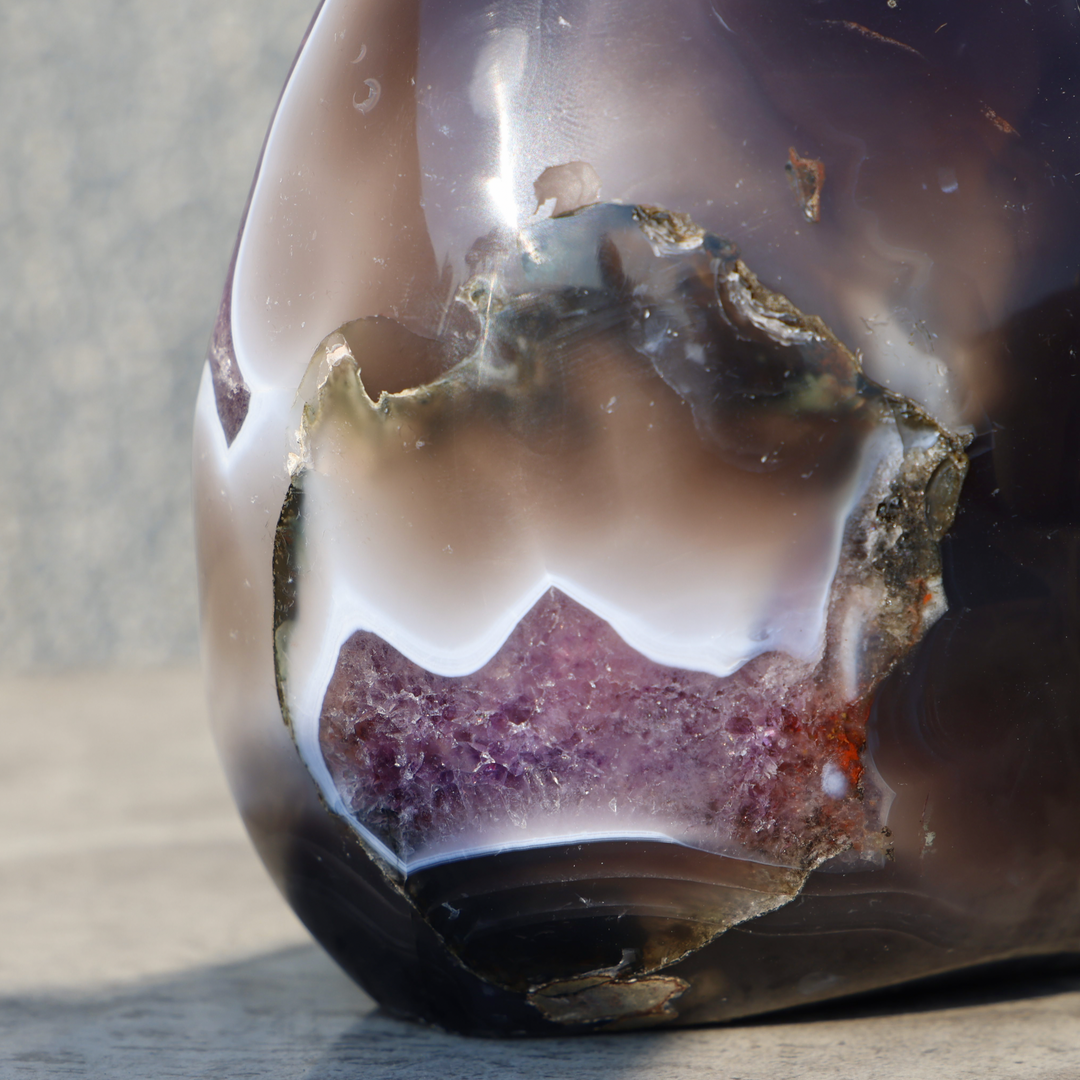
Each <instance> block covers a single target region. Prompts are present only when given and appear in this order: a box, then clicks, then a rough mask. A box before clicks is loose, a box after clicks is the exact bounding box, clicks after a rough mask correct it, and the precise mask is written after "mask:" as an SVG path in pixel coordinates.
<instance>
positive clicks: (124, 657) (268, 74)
mask: <svg viewBox="0 0 1080 1080" xmlns="http://www.w3.org/2000/svg"><path fill="white" fill-rule="evenodd" d="M314 8H315V0H170V2H168V3H165V2H163V0H127V2H124V0H3V3H2V4H0V364H2V370H3V381H2V383H0V424H2V429H3V434H4V440H5V443H6V445H7V448H8V449H7V452H6V455H5V460H6V465H5V467H4V468H3V469H2V470H0V508H2V509H0V670H7V671H13V670H20V669H28V668H40V667H52V666H62V665H90V664H103V663H118V664H154V663H160V662H164V661H169V660H174V659H180V658H186V657H190V656H193V655H194V654H195V653H196V650H197V628H196V598H195V567H194V556H193V545H192V529H191V513H190V495H189V491H190V433H191V416H192V409H193V403H194V398H195V392H196V388H197V386H198V380H199V375H200V371H201V367H202V361H203V355H204V352H205V348H206V343H207V339H208V337H209V333H210V328H211V326H212V324H213V318H214V314H215V310H216V307H217V301H218V296H219V293H220V290H221V286H222V283H223V280H224V274H225V269H226V264H227V261H228V258H229V255H230V253H231V249H232V244H233V239H234V235H235V231H236V228H237V226H238V224H239V219H240V213H241V211H242V209H243V204H244V200H245V199H246V197H247V190H248V186H249V184H250V181H251V176H252V173H253V171H254V167H255V162H256V159H257V155H258V152H259V147H260V145H261V142H262V138H263V134H264V131H265V128H266V125H267V123H268V121H269V118H270V114H271V112H272V109H273V106H274V103H275V101H276V100H277V94H278V92H279V90H280V87H281V84H282V82H283V81H284V78H285V75H286V73H287V71H288V68H289V64H290V63H291V60H292V56H293V53H294V51H295V50H296V47H297V46H298V44H299V42H300V39H301V37H302V35H303V32H304V29H305V27H306V26H307V23H308V21H309V20H310V18H311V14H312V12H313V10H314Z"/></svg>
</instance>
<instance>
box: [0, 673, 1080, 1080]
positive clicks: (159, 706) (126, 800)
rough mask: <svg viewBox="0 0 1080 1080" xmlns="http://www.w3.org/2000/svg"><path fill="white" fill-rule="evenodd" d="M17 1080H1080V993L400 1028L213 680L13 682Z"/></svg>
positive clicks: (1067, 986) (4, 795)
mask: <svg viewBox="0 0 1080 1080" xmlns="http://www.w3.org/2000/svg"><path fill="white" fill-rule="evenodd" d="M0 761H2V762H3V783H2V784H0V923H2V925H3V926H4V927H5V933H4V936H3V938H2V939H0V940H2V946H0V1076H3V1077H5V1078H6V1077H16V1078H23V1077H25V1078H35V1077H42V1078H52V1077H69V1076H70V1077H93V1078H97V1077H109V1078H121V1080H123V1078H128V1077H130V1078H136V1077H138V1078H144V1077H148V1076H154V1077H185V1078H187V1077H200V1078H201V1077H206V1078H210V1077H221V1078H229V1080H233V1078H239V1077H247V1076H252V1077H260V1078H263V1077H265V1078H268V1080H279V1078H280V1080H286V1078H289V1080H293V1078H295V1080H301V1078H302V1080H339V1078H340V1080H344V1078H346V1077H350V1078H354V1077H361V1076H362V1077H367V1076H372V1077H379V1078H380V1080H383V1078H386V1080H426V1078H428V1077H436V1076H438V1077H440V1078H443V1080H458V1078H460V1080H466V1078H468V1080H477V1078H479V1080H484V1078H487V1077H496V1076H505V1075H507V1072H508V1070H511V1069H513V1070H514V1071H516V1072H527V1073H528V1074H529V1075H530V1076H535V1077H538V1078H542V1080H547V1078H552V1080H554V1078H559V1080H561V1078H564V1077H566V1076H569V1075H573V1076H574V1077H576V1078H580V1080H600V1078H605V1080H607V1078H622V1077H627V1078H629V1077H638V1076H641V1077H645V1076H647V1077H649V1078H650V1080H669V1078H680V1080H681V1078H697V1077H701V1078H705V1077H708V1078H710V1080H735V1078H740V1080H776V1078H778V1077H783V1078H785V1080H811V1078H815V1080H816V1078H819V1077H820V1078H826V1077H843V1078H845V1080H864V1078H865V1080H871V1078H873V1080H921V1078H923V1077H927V1076H931V1075H937V1076H948V1077H951V1078H957V1080H967V1078H970V1080H984V1078H986V1077H989V1076H993V1077H994V1078H995V1080H1073V1078H1075V1077H1076V1076H1077V1074H1078V1072H1080V976H1077V975H1072V976H1068V975H1058V976H1045V977H1041V978H1033V977H1028V978H1022V979H1013V980H1011V981H1009V980H1001V979H997V980H989V979H987V978H986V977H981V978H980V979H979V980H978V981H977V982H974V983H969V984H967V985H966V986H963V987H959V988H953V989H951V990H946V989H941V988H938V989H936V990H933V991H923V992H922V993H908V994H907V995H904V996H893V997H889V998H883V999H878V1000H877V1001H875V1002H872V1003H864V1004H863V1005H861V1006H858V1007H856V1006H851V1005H847V1006H843V1005H842V1006H840V1007H839V1008H836V1009H833V1010H824V1009H821V1010H817V1011H815V1012H814V1013H813V1014H804V1015H802V1016H788V1017H780V1018H772V1019H768V1020H765V1021H762V1022H758V1023H756V1024H748V1025H738V1026H733V1027H720V1028H713V1029H704V1030H688V1031H678V1032H674V1031H669V1032H653V1033H643V1034H632V1035H619V1036H608V1037H603V1038H590V1039H570V1038H559V1039H542V1040H514V1041H509V1042H499V1041H492V1040H470V1039H466V1038H462V1037H457V1036H451V1035H445V1034H442V1033H440V1032H437V1031H433V1030H431V1029H427V1028H423V1027H419V1026H414V1025H411V1024H406V1023H402V1022H399V1021H396V1020H391V1019H389V1018H387V1017H385V1016H384V1015H382V1014H381V1013H379V1012H378V1011H377V1010H376V1009H375V1007H374V1005H373V1003H372V1002H371V1000H370V998H368V997H366V996H365V995H364V994H363V993H362V992H361V991H359V990H357V989H356V988H355V986H354V985H353V984H352V983H351V982H350V981H349V980H348V979H346V978H345V976H344V975H342V974H341V973H340V972H339V971H338V969H337V968H336V967H335V966H334V964H333V963H332V962H331V961H330V960H328V959H327V958H326V957H325V955H324V954H323V953H322V952H321V950H319V949H318V948H317V947H316V946H314V945H312V944H310V943H309V939H308V938H307V936H306V934H305V932H304V931H303V929H302V928H301V927H300V926H299V925H298V924H297V922H296V920H295V919H294V918H293V916H292V915H291V914H290V913H289V911H288V909H287V908H286V906H285V904H284V903H283V902H282V901H281V900H280V899H279V897H278V896H277V894H276V893H275V892H274V890H273V888H272V886H271V885H270V883H269V880H268V879H267V877H266V875H265V873H264V871H263V870H262V868H261V867H260V866H259V865H258V861H257V859H256V857H255V855H254V853H253V852H252V851H251V849H250V845H249V843H248V841H247V839H246V838H245V837H244V835H243V831H242V829H241V827H240V824H239V821H238V820H237V818H236V816H235V812H234V811H233V810H232V808H231V804H230V801H229V798H228V794H227V792H226V791H225V786H224V782H223V780H222V779H221V775H220V768H219V766H218V765H217V763H216V761H215V759H214V754H213V747H212V745H211V743H210V739H209V736H208V734H207V727H206V722H205V717H204V707H203V704H202V687H201V682H200V679H199V676H198V673H197V672H196V671H195V670H193V669H174V670H170V671H162V672H150V673H142V674H114V675H108V674H84V675H65V676H59V677H54V678H52V679H45V678H35V679H30V678H24V679H8V680H5V681H4V682H3V683H0Z"/></svg>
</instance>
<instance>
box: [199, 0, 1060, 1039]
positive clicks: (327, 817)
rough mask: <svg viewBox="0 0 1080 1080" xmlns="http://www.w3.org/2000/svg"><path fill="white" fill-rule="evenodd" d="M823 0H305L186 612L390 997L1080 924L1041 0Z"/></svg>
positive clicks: (1054, 20)
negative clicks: (544, 0)
mask: <svg viewBox="0 0 1080 1080" xmlns="http://www.w3.org/2000/svg"><path fill="white" fill-rule="evenodd" d="M835 8H836V9H835V10H833V9H832V8H830V10H829V11H828V12H827V13H823V12H822V11H821V9H820V5H818V4H813V3H810V2H808V0H778V2H777V3H773V4H769V5H761V4H758V3H754V2H751V0H724V2H723V3H719V2H713V3H708V2H705V0H676V2H673V3H670V4H666V5H663V6H662V8H659V9H658V8H657V7H656V5H654V4H646V3H645V2H644V0H609V2H600V0H571V2H568V3H566V4H562V5H554V6H553V5H549V4H535V3H528V4H527V3H520V2H510V0H496V2H484V3H473V2H471V0H469V2H466V3H455V4H449V3H432V2H424V3H404V4H401V3H393V4H391V3H388V2H386V3H382V2H380V3H375V4H369V5H361V4H358V3H356V2H355V0H326V2H325V3H324V4H323V5H322V7H320V9H319V12H318V13H317V15H316V17H315V21H314V22H313V24H312V27H311V30H310V32H309V35H308V37H307V39H306V40H305V43H304V46H303V48H302V50H301V53H300V55H299V57H298V60H297V64H296V66H295V68H294V71H293V73H292V75H291V76H290V79H289V82H288V84H287V86H286V89H285V92H284V94H283V96H282V101H281V104H280V106H279V109H278V112H277V115H276V117H275V120H274V123H273V125H272V127H271V130H270V133H269V135H268V138H267V144H266V148H265V152H264V156H263V159H262V162H261V164H260V166H259V171H258V173H257V176H256V180H255V185H254V188H253V192H252V198H251V203H250V207H249V211H248V214H247V216H246V219H245V223H244V226H243V228H242V231H241V236H240V240H239V243H238V248H237V254H236V258H235V261H234V268H233V270H232V272H231V274H230V280H229V284H228V287H227V290H226V295H225V298H224V300H223V304H222V310H221V315H220V317H219V320H218V327H217V329H216V330H215V335H214V341H213V343H212V348H211V356H210V359H209V365H208V376H207V379H206V380H205V383H204V387H203V392H202V396H201V399H200V405H199V415H198V419H197V425H196V457H197V484H198V488H197V508H198V515H199V532H200V549H201V567H202V580H203V610H204V624H205V643H206V658H207V665H208V673H209V679H210V686H211V695H212V700H213V706H214V711H215V715H216V719H217V724H218V733H219V740H220V742H221V746H222V751H223V754H224V756H225V759H226V761H227V763H228V766H229V769H230V774H231V778H232V782H233V785H234V790H235V792H236V795H237V799H238V801H239V803H240V806H241V809H242V811H243V813H244V815H245V818H246V820H247V822H248V825H249V828H250V829H251V832H252V835H253V837H254V839H255V842H256V844H257V845H258V847H259V849H260V852H261V853H262V855H263V857H264V859H265V860H266V862H267V865H268V867H269V868H270V870H271V871H272V873H273V874H274V875H275V878H276V879H277V880H278V882H279V884H280V885H281V887H282V889H283V891H284V892H285V894H286V896H287V897H288V899H289V900H290V902H291V903H292V904H293V905H294V907H295V908H296V910H297V912H298V913H299V914H300V916H301V918H303V919H304V921H305V922H306V923H307V925H308V926H309V927H310V928H311V930H312V932H313V933H314V934H315V935H316V937H317V938H318V939H319V940H320V941H321V942H322V943H323V944H324V945H325V946H326V947H327V948H328V949H329V951H330V952H331V953H332V954H333V955H334V956H335V957H336V958H337V959H338V960H339V962H341V963H342V965H343V966H344V967H345V968H346V969H347V970H348V971H350V972H351V973H352V974H353V975H354V976H355V977H356V978H357V979H358V980H359V981H360V982H362V983H363V985H364V986H365V987H366V988H367V989H368V990H369V991H370V992H371V993H372V994H373V995H374V996H375V997H376V998H377V999H378V1000H380V1001H381V1002H382V1003H383V1004H384V1005H385V1006H386V1007H387V1008H389V1009H391V1010H393V1011H395V1012H397V1013H400V1014H403V1015H409V1016H418V1017H422V1018H426V1019H429V1020H434V1021H436V1022H439V1023H442V1024H444V1025H447V1026H450V1027H455V1028H459V1029H461V1030H465V1031H477V1032H504V1033H510V1032H527V1031H536V1032H542V1031H557V1030H593V1029H597V1028H613V1027H628V1026H629V1027H633V1026H642V1025H649V1024H656V1023H680V1024H683V1023H701V1022H706V1021H716V1020H723V1019H729V1018H734V1017H738V1016H745V1015H748V1014H752V1013H758V1012H762V1011H767V1010H770V1009H776V1008H782V1007H786V1006H790V1005H793V1004H800V1003H804V1002H808V1001H813V1000H821V999H823V998H828V997H835V996H839V995H844V994H850V993H855V992H859V991H864V990H868V989H874V988H879V987H883V986H888V985H891V984H895V983H898V982H903V981H905V980H910V979H915V978H919V977H921V976H927V975H933V974H938V973H942V972H947V971H951V970H955V969H958V968H962V967H965V966H970V965H973V964H979V963H986V962H992V961H999V960H1006V959H1011V958H1015V957H1037V956H1044V955H1048V954H1052V953H1056V952H1062V951H1068V950H1075V949H1077V948H1078V946H1080V940H1078V939H1080V902H1078V900H1077V896H1078V895H1080V851H1078V841H1077V840H1076V838H1075V835H1074V833H1075V830H1074V829H1073V828H1072V824H1073V822H1075V820H1076V816H1077V813H1078V812H1080V795H1077V794H1076V791H1077V787H1076V784H1075V778H1076V767H1077V766H1076V763H1077V761H1078V760H1080V738H1078V735H1080V723H1078V717H1077V711H1076V710H1077V708H1078V702H1080V654H1077V651H1076V642H1077V640H1078V639H1080V619H1078V615H1077V611H1076V605H1075V603H1074V602H1073V601H1074V598H1075V593H1076V580H1075V577H1076V564H1077V559H1076V557H1075V555H1076V552H1075V548H1076V544H1077V534H1076V523H1077V521H1078V520H1080V483H1078V482H1077V480H1076V477H1077V476H1080V461H1078V453H1080V452H1078V451H1077V449H1076V440H1075V429H1076V426H1077V424H1076V421H1077V416H1078V415H1080V406H1078V402H1080V389H1078V388H1077V387H1074V386H1073V385H1072V383H1073V381H1074V380H1073V376H1074V375H1075V372H1076V347H1077V344H1076V343H1077V340H1078V338H1077V325H1076V315H1075V311H1076V310H1078V309H1080V308H1078V304H1077V289H1076V283H1075V274H1076V267H1075V265H1074V264H1075V251H1076V245H1077V240H1078V239H1080V235H1078V234H1080V199H1078V193H1077V189H1076V182H1075V179H1073V177H1074V176H1075V175H1080V160H1076V159H1077V158H1078V157H1080V120H1078V119H1076V118H1075V116H1074V112H1073V111H1070V110H1069V109H1067V108H1066V107H1065V106H1064V105H1063V104H1062V101H1061V88H1062V86H1065V87H1066V88H1069V89H1068V92H1069V93H1071V92H1072V90H1071V87H1072V86H1073V84H1074V82H1075V81H1076V80H1077V79H1078V78H1080V76H1078V75H1077V74H1076V73H1077V71H1080V63H1078V61H1080V56H1078V55H1077V52H1076V49H1075V48H1074V47H1073V46H1072V45H1071V44H1069V43H1070V42H1072V41H1073V40H1074V38H1075V35H1076V34H1077V33H1078V32H1080V12H1076V11H1074V10H1070V11H1065V10H1064V9H1061V10H1060V11H1058V10H1056V9H1055V10H1054V11H1053V12H1050V11H1035V10H1033V9H1030V8H1026V7H1021V6H1018V7H1017V9H1016V11H1014V12H1011V13H1010V12H1004V11H1002V12H996V13H990V14H988V13H987V12H986V11H985V10H984V9H983V8H980V7H978V6H976V5H975V4H974V3H972V4H969V5H962V9H958V10H957V12H956V13H955V14H954V15H950V19H949V21H948V22H946V23H941V21H940V19H934V18H931V17H930V16H926V15H924V14H922V13H919V12H910V13H909V12H908V11H907V10H906V9H900V8H895V9H890V8H888V7H885V6H883V7H882V10H881V11H880V12H875V13H873V15H872V16H871V14H870V13H868V12H867V11H866V10H864V9H865V5H859V4H855V3H853V2H852V3H843V2H838V3H837V5H835ZM1006 69H1007V70H1009V71H1011V72H1013V73H1015V76H1016V77H1015V78H1014V79H1012V80H1010V81H1008V82H1006V81H1003V79H1002V75H1001V73H1002V71H1003V70H1006ZM1074 129H1075V130H1074ZM1074 134H1075V135H1076V139H1075V140H1074V139H1073V135H1074ZM1074 142H1075V143H1076V147H1075V148H1074V146H1073V143H1074ZM282 721H284V723H283V722H282Z"/></svg>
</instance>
